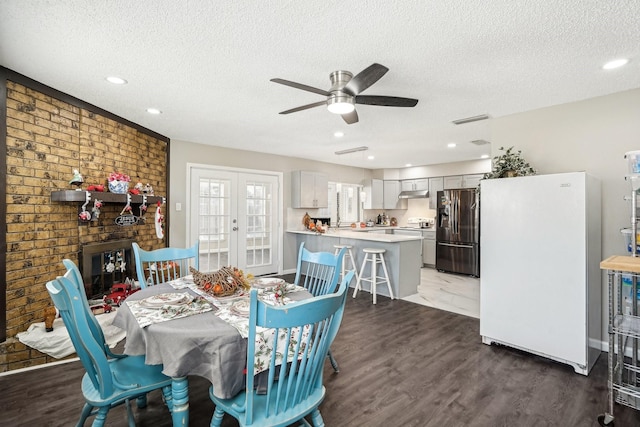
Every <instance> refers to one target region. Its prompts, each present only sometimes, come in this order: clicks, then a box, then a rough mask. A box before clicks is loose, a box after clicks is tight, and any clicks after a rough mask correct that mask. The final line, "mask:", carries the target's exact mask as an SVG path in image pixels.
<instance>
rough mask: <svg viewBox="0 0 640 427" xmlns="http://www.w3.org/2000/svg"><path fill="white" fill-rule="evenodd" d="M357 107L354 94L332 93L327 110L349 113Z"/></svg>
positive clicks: (336, 112)
mask: <svg viewBox="0 0 640 427" xmlns="http://www.w3.org/2000/svg"><path fill="white" fill-rule="evenodd" d="M355 109H356V106H355V105H354V103H353V97H352V96H348V95H332V96H331V97H329V99H327V110H329V112H331V113H333V114H349V113H351V112H352V111H353V110H355Z"/></svg>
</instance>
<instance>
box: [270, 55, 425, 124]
mask: <svg viewBox="0 0 640 427" xmlns="http://www.w3.org/2000/svg"><path fill="white" fill-rule="evenodd" d="M387 71H389V69H388V68H387V67H385V66H384V65H380V64H371V65H370V66H368V67H367V68H365V69H364V70H362V71H361V72H360V73H358V74H356V76H355V77H354V76H353V74H351V73H350V72H349V71H343V70H338V71H334V72H333V73H331V74H330V75H329V79H330V80H331V88H330V89H329V90H328V91H326V90H323V89H318V88H315V87H313V86H307V85H304V84H302V83H296V82H292V81H289V80H284V79H271V81H272V82H274V83H280V84H282V85H285V86H291V87H293V88H296V89H301V90H306V91H308V92H313V93H317V94H319V95H324V96H326V97H327V99H326V100H324V101H318V102H314V103H313V104H307V105H302V106H300V107H296V108H292V109H290V110H286V111H282V112H280V114H290V113H295V112H297V111H302V110H308V109H309V108H314V107H320V106H321V105H326V106H327V109H328V110H329V111H330V112H332V113H334V114H340V115H341V116H342V118H343V119H344V121H345V122H347V124H349V125H350V124H353V123H357V122H358V113H357V112H356V110H355V104H364V105H378V106H386V107H415V105H416V104H417V103H418V100H417V99H412V98H400V97H397V96H379V95H360V93H361V92H363V91H364V90H366V89H367V88H368V87H369V86H371V85H373V84H374V83H375V82H377V81H378V80H380V78H381V77H382V76H384V75H385V74H386V72H387Z"/></svg>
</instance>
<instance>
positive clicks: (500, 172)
mask: <svg viewBox="0 0 640 427" xmlns="http://www.w3.org/2000/svg"><path fill="white" fill-rule="evenodd" d="M499 150H500V151H504V153H503V154H501V155H499V156H495V157H494V158H493V170H492V171H491V172H488V173H485V174H484V177H483V178H482V179H493V178H510V177H514V176H527V175H535V174H536V173H537V172H536V170H535V169H534V168H533V167H532V166H531V165H530V164H529V162H527V161H526V160H525V159H523V158H522V151H521V150H518V151H514V150H513V147H509V148H507V149H506V150H505V148H504V147H500V148H499Z"/></svg>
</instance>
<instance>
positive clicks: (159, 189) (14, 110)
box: [0, 81, 168, 372]
mask: <svg viewBox="0 0 640 427" xmlns="http://www.w3.org/2000/svg"><path fill="white" fill-rule="evenodd" d="M6 96H7V98H6V110H7V113H6V132H7V138H6V151H7V156H6V164H7V171H6V172H7V174H6V200H5V202H6V242H7V251H6V319H7V331H6V333H7V341H5V342H4V343H1V344H0V372H4V371H7V370H11V369H17V368H23V367H27V366H32V365H38V364H42V363H47V362H50V361H52V360H54V359H52V358H50V357H49V356H46V355H44V354H42V353H40V352H38V351H37V350H34V349H31V348H29V347H26V346H24V345H23V344H21V343H20V342H19V341H18V340H17V339H15V335H16V334H17V333H18V332H21V331H25V330H26V329H27V328H28V327H29V325H30V324H31V323H34V322H40V321H42V319H43V315H42V313H43V309H44V308H45V307H47V306H49V305H51V300H50V298H49V295H48V293H47V291H46V289H45V284H46V282H47V281H49V280H51V279H54V278H55V277H56V276H58V275H61V274H63V273H64V271H65V270H64V267H63V266H62V263H61V261H62V259H63V258H70V259H72V260H73V261H75V262H76V263H78V261H79V259H78V258H79V255H80V252H79V251H80V248H81V246H82V245H84V244H87V243H98V242H105V241H109V240H116V239H134V240H136V241H137V242H138V243H139V244H140V246H141V247H143V248H145V249H156V248H160V247H164V246H165V242H164V241H163V240H159V239H158V238H157V237H156V234H155V225H154V221H153V213H154V209H155V207H153V206H152V207H149V212H148V213H147V216H148V217H149V219H151V220H148V221H146V223H145V224H142V225H136V226H130V227H120V226H117V225H115V224H114V219H115V217H117V216H118V215H119V214H120V212H121V210H122V208H123V207H124V206H123V205H115V204H106V203H105V205H104V206H103V208H102V212H101V215H100V219H99V221H97V222H89V223H83V224H79V222H78V212H79V210H78V209H79V204H78V203H72V202H52V201H51V192H52V191H56V190H68V189H71V186H70V185H69V180H70V179H71V177H72V175H73V169H79V171H80V173H81V174H82V175H83V177H84V185H83V188H86V187H87V186H88V185H89V184H105V186H106V180H107V176H108V175H109V173H110V172H112V171H118V172H122V173H126V174H128V175H130V176H131V179H132V181H133V183H132V185H133V184H134V183H135V182H136V181H138V180H139V181H141V182H143V183H145V184H146V183H149V184H151V185H152V186H153V188H154V191H155V194H156V195H162V196H164V195H166V194H167V188H166V182H167V153H168V142H167V141H166V140H162V139H159V138H156V137H154V136H151V135H149V134H148V133H145V132H142V131H140V130H138V129H136V128H135V127H133V126H130V125H128V124H126V123H122V122H120V121H118V120H117V119H115V118H110V117H107V116H106V115H100V114H98V113H96V112H92V111H90V110H88V109H85V108H82V107H78V106H76V105H73V103H69V102H65V101H61V100H59V99H56V98H53V97H52V96H49V95H46V94H44V93H42V92H39V91H37V90H34V89H31V88H29V87H27V86H24V85H22V84H18V83H15V82H12V81H7V94H6ZM136 214H137V212H136ZM167 234H168V233H167ZM0 309H1V308H0Z"/></svg>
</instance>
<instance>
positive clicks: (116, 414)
mask: <svg viewBox="0 0 640 427" xmlns="http://www.w3.org/2000/svg"><path fill="white" fill-rule="evenodd" d="M119 347H120V348H122V344H120V345H119ZM332 352H333V354H334V356H335V357H336V358H337V360H338V362H339V364H340V368H341V371H340V373H338V374H335V373H334V372H333V370H332V369H331V366H330V364H329V363H328V362H327V363H326V366H325V386H326V388H327V396H326V398H325V401H324V402H323V404H322V406H321V412H322V416H323V418H324V421H325V424H326V425H327V426H330V427H334V426H335V427H343V426H393V427H395V426H416V427H417V426H420V427H423V426H438V427H441V426H448V427H449V426H453V427H456V426H478V427H484V426H490V427H494V426H505V427H527V426H536V427H538V426H576V427H578V426H579V427H584V426H598V425H599V424H598V422H597V420H596V419H597V416H598V415H599V414H601V413H603V412H604V411H605V410H606V408H607V376H606V367H607V360H606V354H605V353H603V354H602V356H601V357H600V359H599V360H598V363H597V364H596V366H595V368H594V369H593V371H592V372H591V374H590V375H589V376H588V377H584V376H582V375H578V374H576V373H574V372H573V369H572V368H570V367H568V366H566V365H562V364H559V363H555V362H552V361H549V360H546V359H544V358H540V357H536V356H532V355H530V354H527V353H524V352H520V351H516V350H512V349H509V348H505V347H498V346H487V345H484V344H482V343H481V342H480V336H479V321H478V320H477V319H473V318H469V317H465V316H461V315H457V314H453V313H448V312H444V311H440V310H436V309H432V308H429V307H425V306H422V305H418V304H413V303H410V302H406V301H390V300H389V299H387V298H384V297H380V298H379V299H378V304H377V306H373V305H372V304H371V299H370V295H369V294H367V293H363V294H361V295H360V296H359V297H358V298H357V299H356V300H354V299H352V298H351V296H349V297H348V300H347V308H346V312H345V316H344V320H343V323H342V327H341V329H340V332H339V334H338V337H337V338H336V341H335V342H334V344H333V346H332ZM83 372H84V371H83V368H82V366H81V365H80V363H79V362H71V363H67V364H63V365H57V366H51V367H46V368H42V369H36V370H32V371H27V372H22V373H18V374H12V375H6V376H1V377H0V390H1V391H0V408H2V409H1V411H2V413H1V415H0V425H2V426H40V427H41V426H70V425H75V423H76V422H77V419H78V416H79V415H80V409H81V407H82V404H83V399H82V395H81V393H80V378H81V377H82V375H83ZM189 381H190V382H189V388H190V411H191V412H190V417H191V422H190V425H191V426H208V425H209V422H210V420H211V415H212V414H213V404H212V403H211V401H210V400H209V397H208V393H207V389H208V386H209V384H208V382H207V381H206V380H204V379H202V378H198V377H192V378H190V380H189ZM134 406H135V405H134ZM614 415H615V425H616V427H637V426H640V411H636V410H634V409H631V408H627V407H623V406H619V405H616V407H615V411H614ZM136 418H137V422H138V426H170V425H171V419H170V416H169V412H168V410H167V409H166V407H165V406H164V405H163V404H162V401H161V399H160V395H159V393H154V394H152V395H151V396H150V397H149V406H148V407H147V408H145V409H143V410H137V409H136ZM87 425H89V423H87ZM106 425H107V426H126V425H127V424H126V413H125V410H124V408H123V407H119V408H116V409H113V410H111V411H110V413H109V416H108V418H107V423H106ZM237 425H238V424H237V422H236V421H235V420H234V419H233V418H231V417H229V416H226V417H225V419H224V422H223V426H237Z"/></svg>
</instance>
